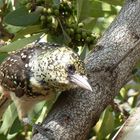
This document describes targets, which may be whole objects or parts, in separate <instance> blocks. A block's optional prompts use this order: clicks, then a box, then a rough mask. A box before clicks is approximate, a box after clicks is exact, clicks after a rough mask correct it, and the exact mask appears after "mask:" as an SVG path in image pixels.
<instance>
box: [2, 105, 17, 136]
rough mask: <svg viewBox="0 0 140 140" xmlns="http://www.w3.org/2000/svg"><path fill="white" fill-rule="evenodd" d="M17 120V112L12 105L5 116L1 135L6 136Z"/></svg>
mask: <svg viewBox="0 0 140 140" xmlns="http://www.w3.org/2000/svg"><path fill="white" fill-rule="evenodd" d="M16 118H17V111H16V107H15V105H14V104H11V105H10V106H9V107H8V109H7V110H6V112H5V113H4V115H3V118H2V119H3V123H2V126H1V128H0V133H4V134H6V133H7V132H8V130H9V128H10V127H11V126H12V125H13V123H14V121H15V119H16Z"/></svg>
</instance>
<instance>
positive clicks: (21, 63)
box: [0, 42, 92, 122]
mask: <svg viewBox="0 0 140 140" xmlns="http://www.w3.org/2000/svg"><path fill="white" fill-rule="evenodd" d="M77 87H81V88H83V89H85V90H89V91H92V88H91V86H90V84H89V82H88V78H87V74H86V69H85V65H84V62H83V61H82V60H81V59H80V57H79V55H78V54H77V53H75V52H74V51H73V50H72V49H71V48H69V47H67V46H65V45H59V44H55V43H47V42H38V43H31V44H28V45H26V46H25V47H24V48H22V49H19V50H17V51H13V52H11V53H10V54H9V56H8V57H7V58H6V59H5V60H4V61H3V62H2V63H1V65H0V92H1V93H2V94H1V97H0V117H1V116H2V114H3V113H4V111H5V110H6V108H7V106H8V105H9V104H10V103H11V102H10V101H13V102H14V103H15V106H16V108H17V112H18V116H19V119H20V120H21V121H23V122H24V121H25V120H26V118H28V113H29V112H30V110H31V109H32V108H33V107H34V106H35V104H37V103H39V102H40V101H43V100H46V101H47V100H49V99H50V98H51V97H52V95H54V94H57V93H61V92H62V91H66V90H70V89H74V88H77Z"/></svg>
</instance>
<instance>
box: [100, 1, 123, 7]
mask: <svg viewBox="0 0 140 140" xmlns="http://www.w3.org/2000/svg"><path fill="white" fill-rule="evenodd" d="M100 1H103V2H106V3H109V4H111V5H119V6H122V4H123V2H124V0H100Z"/></svg>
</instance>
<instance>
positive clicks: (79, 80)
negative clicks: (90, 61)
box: [70, 74, 92, 91]
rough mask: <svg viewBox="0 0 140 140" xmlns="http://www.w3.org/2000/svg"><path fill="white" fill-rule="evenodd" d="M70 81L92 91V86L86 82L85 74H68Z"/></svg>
mask: <svg viewBox="0 0 140 140" xmlns="http://www.w3.org/2000/svg"><path fill="white" fill-rule="evenodd" d="M70 81H71V82H73V83H74V84H76V85H78V86H79V87H81V88H84V89H87V90H90V91H92V88H91V86H90V84H89V82H88V78H87V77H86V76H81V75H79V74H72V75H70Z"/></svg>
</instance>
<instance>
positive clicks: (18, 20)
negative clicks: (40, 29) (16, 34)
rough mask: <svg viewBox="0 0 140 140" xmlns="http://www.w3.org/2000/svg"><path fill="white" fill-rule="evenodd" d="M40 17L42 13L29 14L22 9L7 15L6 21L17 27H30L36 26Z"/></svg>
mask: <svg viewBox="0 0 140 140" xmlns="http://www.w3.org/2000/svg"><path fill="white" fill-rule="evenodd" d="M39 17H40V13H38V12H32V13H28V10H27V9H26V8H25V7H21V8H18V9H16V10H15V11H13V12H10V13H9V14H7V15H6V16H5V19H4V21H5V22H6V23H8V24H11V25H15V26H28V25H33V24H35V23H36V22H37V21H38V20H39Z"/></svg>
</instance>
